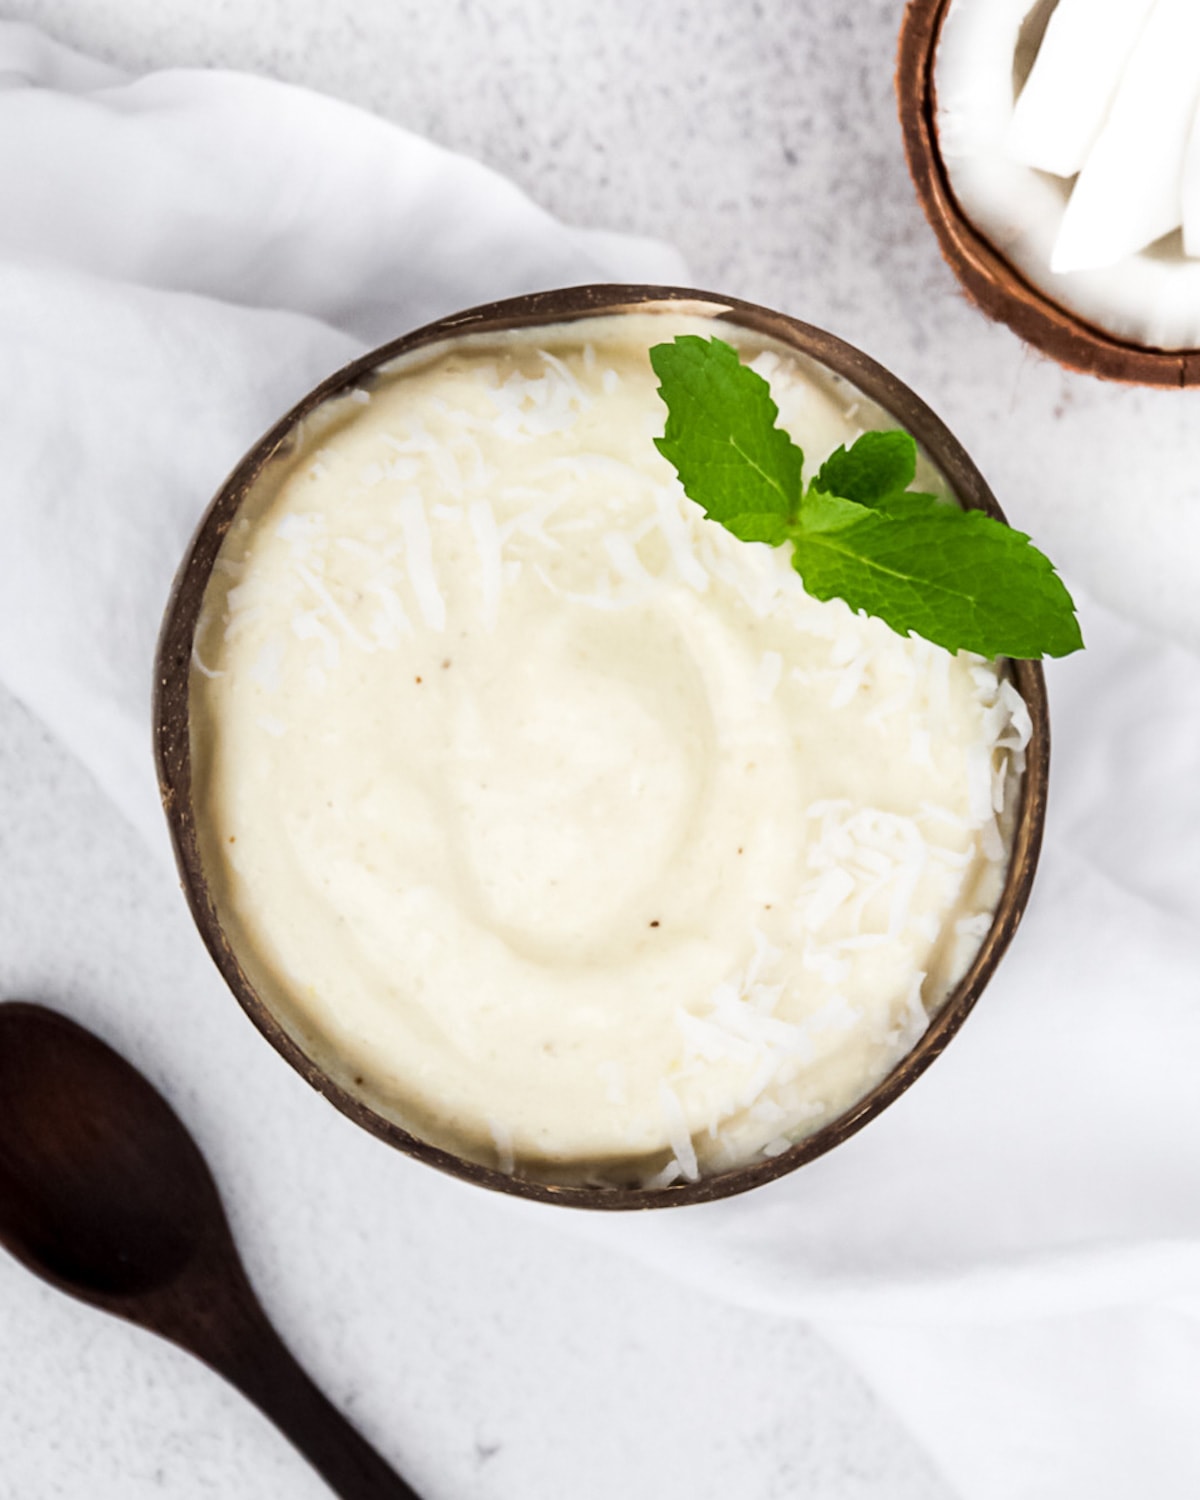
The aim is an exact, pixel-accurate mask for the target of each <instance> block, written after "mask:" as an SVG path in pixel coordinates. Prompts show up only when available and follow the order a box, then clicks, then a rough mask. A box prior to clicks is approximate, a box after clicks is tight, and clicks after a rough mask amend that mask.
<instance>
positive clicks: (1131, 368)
mask: <svg viewBox="0 0 1200 1500" xmlns="http://www.w3.org/2000/svg"><path fill="white" fill-rule="evenodd" d="M952 3H953V0H909V5H908V8H907V10H906V11H905V13H904V20H903V23H902V24H901V28H900V46H899V54H898V57H897V64H896V99H897V104H898V106H899V111H900V125H901V129H902V131H903V135H904V150H905V154H906V156H907V158H908V168H909V172H910V173H911V174H912V180H913V184H914V186H915V187H916V190H917V197H918V199H919V200H920V203H921V207H922V208H923V209H924V211H925V216H926V218H927V219H928V220H929V222H930V224H931V225H932V227H933V231H934V233H935V234H936V236H937V240H938V244H939V246H940V247H941V251H942V254H943V256H944V257H945V258H946V260H947V262H948V263H949V265H950V268H951V270H952V271H953V272H954V274H955V275H956V276H957V277H958V280H959V282H960V283H961V285H962V287H963V290H964V291H965V292H966V293H967V295H968V296H969V297H970V298H971V300H972V301H973V302H975V303H976V304H977V305H978V306H979V307H980V308H981V309H982V310H983V312H985V313H986V314H987V315H988V317H990V318H994V319H995V320H996V321H997V322H999V323H1004V324H1007V326H1008V327H1009V328H1011V329H1012V331H1013V332H1014V333H1015V334H1017V336H1018V337H1019V338H1022V339H1024V340H1025V342H1026V343H1028V344H1032V345H1033V347H1034V348H1035V349H1038V350H1040V352H1041V353H1043V354H1046V355H1048V356H1049V357H1050V358H1051V359H1054V360H1057V361H1058V363H1059V364H1061V365H1065V366H1066V367H1067V368H1068V369H1071V370H1079V371H1081V372H1083V373H1085V374H1088V375H1097V376H1100V377H1102V378H1104V379H1107V380H1119V381H1124V382H1126V383H1128V384H1134V385H1151V386H1169V387H1176V388H1178V387H1183V386H1193V385H1200V350H1182V351H1180V350H1168V349H1155V348H1149V347H1146V346H1144V345H1141V344H1134V343H1127V342H1124V341H1123V340H1121V339H1119V338H1116V337H1114V336H1113V335H1112V334H1109V333H1105V332H1104V331H1103V330H1101V329H1099V328H1096V327H1094V326H1093V325H1092V324H1090V323H1088V322H1086V321H1085V320H1084V319H1083V318H1080V317H1078V316H1077V315H1076V314H1075V313H1073V312H1071V311H1069V310H1068V309H1067V308H1064V307H1061V306H1060V305H1059V304H1058V303H1057V302H1054V301H1053V300H1052V299H1051V298H1049V297H1048V296H1047V295H1046V294H1045V292H1042V291H1040V290H1039V289H1038V288H1037V287H1035V286H1033V285H1032V284H1031V283H1030V282H1029V281H1027V280H1026V279H1025V277H1024V276H1022V274H1021V273H1020V272H1019V271H1018V270H1016V269H1015V268H1014V267H1013V266H1012V265H1011V264H1010V263H1009V262H1008V261H1007V260H1006V259H1005V258H1004V256H1003V255H1002V254H1001V253H1000V251H999V250H997V249H996V247H995V246H994V245H993V244H992V243H991V242H990V241H989V240H988V239H987V238H986V236H984V235H983V234H982V233H980V231H979V230H978V229H976V228H975V226H974V225H973V224H972V222H971V221H970V219H969V218H968V217H967V216H966V214H965V213H964V212H963V210H962V208H961V207H960V206H959V203H958V200H957V198H956V197H955V195H954V191H953V189H952V188H951V186H950V178H949V175H948V173H947V171H946V167H945V163H944V162H943V160H942V156H941V153H940V151H939V148H938V135H937V76H936V59H937V49H938V42H939V39H940V37H941V31H942V24H943V22H944V21H945V18H946V15H947V12H948V11H949V10H950V7H951V4H952ZM1042 10H1043V12H1044V14H1043V15H1042V19H1045V18H1046V17H1048V16H1049V13H1050V10H1049V8H1047V7H1043V8H1042Z"/></svg>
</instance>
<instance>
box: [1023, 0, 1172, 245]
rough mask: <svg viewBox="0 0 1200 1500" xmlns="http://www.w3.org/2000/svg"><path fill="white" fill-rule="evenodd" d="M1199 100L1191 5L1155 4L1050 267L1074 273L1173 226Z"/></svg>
mask: <svg viewBox="0 0 1200 1500" xmlns="http://www.w3.org/2000/svg"><path fill="white" fill-rule="evenodd" d="M1198 98H1200V5H1198V4H1197V3H1196V0H1158V3H1157V4H1156V5H1155V6H1154V8H1153V9H1152V10H1151V12H1150V15H1149V17H1148V18H1147V21H1146V24H1145V26H1144V27H1143V28H1142V31H1141V34H1140V36H1139V37H1138V39H1137V41H1136V43H1135V45H1134V48H1133V51H1132V52H1131V53H1130V56H1129V61H1128V63H1126V65H1125V71H1124V73H1123V74H1122V75H1121V81H1120V84H1119V85H1118V87H1117V91H1116V94H1115V95H1114V96H1113V101H1112V104H1111V105H1110V107H1109V111H1108V117H1107V119H1106V120H1105V122H1104V126H1103V128H1102V129H1101V131H1100V134H1099V136H1098V137H1097V138H1096V143H1095V145H1094V146H1093V147H1092V149H1091V151H1090V152H1089V153H1088V156H1087V160H1086V161H1085V162H1084V164H1083V169H1082V171H1081V172H1080V173H1079V178H1078V180H1077V181H1076V183H1075V187H1074V190H1073V191H1072V193H1071V198H1070V201H1069V202H1068V204H1067V211H1066V213H1065V214H1064V215H1063V222H1062V228H1061V229H1060V230H1059V233H1058V239H1057V241H1056V242H1055V246H1054V254H1053V256H1052V257H1051V260H1050V266H1051V269H1052V270H1055V271H1082V270H1087V269H1088V268H1090V267H1095V266H1106V265H1112V264H1113V263H1114V262H1116V261H1119V260H1122V259H1124V257H1125V256H1127V255H1132V254H1133V253H1134V252H1135V251H1138V250H1143V249H1145V247H1146V246H1147V245H1149V244H1152V243H1153V242H1154V241H1155V240H1157V239H1161V238H1162V236H1163V235H1164V234H1169V233H1170V232H1171V230H1172V229H1178V228H1179V226H1180V225H1181V224H1182V223H1183V162H1184V152H1185V151H1186V149H1187V145H1188V138H1189V136H1190V134H1191V129H1192V121H1193V119H1194V117H1195V114H1196V101H1197V99H1198Z"/></svg>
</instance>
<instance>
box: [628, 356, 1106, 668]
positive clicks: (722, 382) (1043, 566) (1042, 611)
mask: <svg viewBox="0 0 1200 1500" xmlns="http://www.w3.org/2000/svg"><path fill="white" fill-rule="evenodd" d="M650 362H651V364H652V365H653V367H654V372H655V374H656V375H657V376H658V378H659V381H660V382H661V384H660V386H659V394H660V395H661V396H662V398H663V400H664V401H665V402H666V406H667V424H666V431H665V432H664V434H663V436H662V437H661V438H656V439H655V445H656V447H657V448H658V450H659V452H660V453H662V454H663V456H664V457H665V458H666V459H668V460H669V461H670V463H671V464H672V465H673V466H674V468H675V471H676V473H677V474H678V475H679V478H680V481H681V483H682V484H683V488H684V491H685V493H686V494H687V495H688V496H689V497H690V498H691V499H692V500H694V501H695V502H696V503H697V504H698V505H699V506H700V507H701V508H702V509H703V511H704V513H705V515H707V516H708V517H709V519H710V520H713V521H718V522H720V524H721V525H722V526H724V527H725V528H726V529H727V530H729V531H731V532H733V534H734V536H737V537H740V538H741V539H742V540H743V541H748V542H751V541H752V542H767V543H769V544H770V545H772V546H776V547H778V546H781V545H783V543H785V542H791V544H792V563H793V565H794V566H795V568H796V571H797V572H798V573H799V574H800V577H801V580H802V581H803V583H804V587H805V589H806V590H807V591H808V593H810V594H812V595H813V596H814V597H815V598H817V599H833V598H838V599H844V600H845V601H846V603H847V604H849V605H850V607H851V608H852V609H856V610H863V611H865V612H866V613H867V614H869V615H875V616H877V617H878V618H879V619H881V620H883V621H884V622H885V623H886V624H888V625H890V626H891V628H892V629H893V630H895V631H897V632H898V633H899V634H901V635H907V634H908V633H909V632H915V633H916V634H917V635H921V636H924V637H925V639H926V640H929V641H933V642H934V643H935V645H938V646H944V647H945V648H946V649H947V650H948V651H973V652H975V653H977V654H978V655H980V656H987V657H995V656H1008V657H1026V658H1038V657H1042V656H1066V655H1068V654H1069V653H1070V652H1072V651H1078V650H1079V649H1080V648H1081V647H1082V645H1083V638H1082V636H1081V634H1080V631H1079V622H1078V621H1077V619H1076V617H1075V606H1074V604H1073V603H1072V601H1071V596H1070V595H1069V594H1068V593H1067V590H1066V588H1065V587H1064V585H1063V582H1062V580H1061V579H1060V578H1059V576H1058V574H1057V573H1056V572H1055V571H1054V567H1053V564H1052V563H1051V562H1050V560H1049V559H1048V558H1047V557H1045V556H1044V554H1042V553H1041V552H1039V551H1038V550H1037V548H1036V547H1034V546H1032V545H1031V544H1030V540H1029V538H1028V536H1026V535H1025V533H1024V532H1021V531H1015V530H1013V529H1012V528H1011V527H1009V526H1005V525H1004V524H1003V522H1001V521H996V520H993V519H992V517H991V516H988V515H985V514H984V513H983V512H982V511H977V510H971V511H966V510H960V509H959V508H958V507H957V506H956V505H953V504H949V503H947V502H946V501H943V500H939V499H938V498H937V497H936V496H934V495H926V494H921V493H919V492H917V491H913V490H911V489H910V488H909V486H910V485H911V484H912V483H913V481H914V479H915V477H916V469H917V446H916V444H915V443H914V442H913V440H912V438H911V437H910V436H909V435H908V434H907V433H906V432H899V431H896V432H868V433H865V434H864V435H863V436H862V437H860V438H859V439H858V441H857V442H856V443H854V444H853V445H852V446H851V447H849V448H844V447H843V448H839V449H838V450H837V451H836V452H835V453H832V454H831V455H830V456H829V457H828V458H827V459H826V460H825V462H824V463H823V464H822V465H821V467H820V469H819V470H818V472H817V475H816V477H815V478H814V479H813V480H811V481H810V483H809V484H808V486H807V488H806V487H805V486H804V483H803V472H804V454H803V452H802V451H801V450H800V449H799V448H798V447H797V446H796V444H795V443H793V442H792V440H791V438H790V437H789V436H788V434H787V433H786V432H784V431H783V429H782V428H780V427H779V426H777V425H776V424H777V421H778V417H779V409H778V407H777V406H776V405H775V402H774V401H773V400H772V398H771V391H770V387H769V386H768V385H767V382H766V381H765V380H764V379H763V378H762V376H761V375H759V374H757V373H756V372H755V371H754V370H752V369H750V368H749V366H747V365H744V364H743V363H742V362H741V360H740V359H739V357H738V353H737V350H736V349H734V348H732V347H731V346H730V345H729V344H726V343H724V342H723V341H722V340H721V339H716V338H714V339H704V338H700V337H698V336H697V335H695V334H685V335H683V336H682V337H680V338H677V339H675V340H674V341H673V342H672V343H669V344H657V345H655V347H654V348H652V349H651V350H650Z"/></svg>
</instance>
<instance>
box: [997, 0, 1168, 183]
mask: <svg viewBox="0 0 1200 1500" xmlns="http://www.w3.org/2000/svg"><path fill="white" fill-rule="evenodd" d="M1153 4H1154V0H1059V3H1058V5H1056V6H1055V8H1054V12H1053V14H1052V15H1051V17H1050V20H1049V23H1048V24H1047V26H1046V34H1045V36H1044V37H1043V38H1042V44H1041V46H1040V47H1039V48H1038V54H1037V58H1036V59H1035V61H1034V64H1033V70H1032V71H1031V73H1030V75H1029V78H1028V80H1027V81H1026V84H1025V87H1024V88H1023V89H1022V90H1021V95H1020V97H1019V98H1018V100H1017V107H1016V109H1015V110H1014V111H1013V117H1012V125H1011V127H1010V128H1009V132H1008V149H1009V150H1010V151H1011V152H1012V154H1013V156H1014V157H1016V159H1017V160H1018V161H1023V162H1024V163H1025V164H1026V165H1027V166H1030V167H1037V168H1038V170H1039V171H1041V172H1053V173H1054V175H1055V176H1056V177H1074V176H1075V174H1076V173H1077V172H1078V171H1079V170H1080V169H1081V168H1082V166H1083V164H1084V162H1085V161H1086V160H1087V156H1088V152H1089V151H1090V150H1091V149H1092V146H1093V145H1094V144H1095V141H1096V137H1097V136H1098V135H1099V134H1100V130H1101V128H1102V126H1103V125H1104V120H1105V116H1106V115H1107V114H1108V107H1109V105H1110V104H1111V103H1112V97H1113V95H1114V94H1115V93H1116V91H1117V85H1118V84H1119V83H1120V82H1121V74H1122V73H1123V72H1124V70H1125V64H1126V61H1127V60H1128V58H1129V54H1130V52H1131V51H1132V49H1133V46H1134V44H1135V42H1136V41H1137V38H1138V33H1139V32H1140V31H1141V29H1142V24H1143V22H1144V21H1145V19H1146V17H1147V15H1148V14H1149V12H1150V9H1151V6H1152V5H1153Z"/></svg>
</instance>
